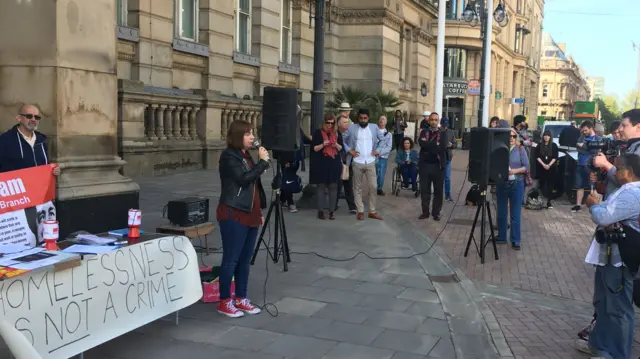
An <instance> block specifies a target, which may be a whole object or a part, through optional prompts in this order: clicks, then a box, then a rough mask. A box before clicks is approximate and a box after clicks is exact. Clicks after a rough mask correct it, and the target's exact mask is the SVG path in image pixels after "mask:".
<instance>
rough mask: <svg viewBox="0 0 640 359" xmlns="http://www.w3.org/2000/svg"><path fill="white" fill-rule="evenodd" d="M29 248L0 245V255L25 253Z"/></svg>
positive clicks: (17, 245)
mask: <svg viewBox="0 0 640 359" xmlns="http://www.w3.org/2000/svg"><path fill="white" fill-rule="evenodd" d="M29 248H31V245H29V244H22V243H21V244H11V243H10V244H3V245H0V253H2V254H13V253H18V252H22V251H25V250H27V249H29Z"/></svg>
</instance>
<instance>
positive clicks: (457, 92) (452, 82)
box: [443, 79, 469, 97]
mask: <svg viewBox="0 0 640 359" xmlns="http://www.w3.org/2000/svg"><path fill="white" fill-rule="evenodd" d="M443 87H444V91H443V94H444V96H452V97H464V96H466V95H467V91H468V90H469V84H468V82H467V80H466V79H444V86H443Z"/></svg>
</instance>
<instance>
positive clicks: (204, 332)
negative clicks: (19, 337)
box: [87, 171, 510, 359]
mask: <svg viewBox="0 0 640 359" xmlns="http://www.w3.org/2000/svg"><path fill="white" fill-rule="evenodd" d="M138 183H139V184H140V186H141V200H140V202H141V209H142V211H143V216H144V219H143V229H145V230H147V231H153V230H154V229H155V227H156V226H157V225H159V224H162V223H165V222H166V219H164V218H163V216H162V211H163V208H164V206H165V205H166V202H167V201H169V200H171V199H178V198H182V197H188V196H198V195H200V196H206V197H208V198H210V213H212V214H213V213H215V206H216V205H217V201H218V199H217V197H218V193H219V191H220V185H219V178H218V173H217V172H215V171H208V172H206V171H198V172H192V173H183V174H176V175H170V176H164V177H154V178H143V179H139V180H138ZM263 183H264V184H265V185H267V186H268V185H269V183H270V178H269V176H265V178H263ZM267 188H268V187H267ZM337 215H338V217H337V219H336V220H335V221H328V220H327V221H320V220H317V219H316V218H315V211H313V210H301V211H300V212H298V213H295V214H290V213H288V212H287V213H285V219H286V223H287V229H288V235H289V244H290V247H291V259H292V262H291V263H289V271H288V272H284V271H283V270H282V262H281V261H280V262H279V263H277V264H274V263H273V262H272V261H271V260H270V259H268V258H267V256H266V251H264V250H262V251H260V252H259V255H258V258H257V261H256V263H255V265H254V266H253V267H252V273H251V276H250V283H249V293H250V297H251V298H252V300H253V301H254V303H256V304H263V303H266V304H267V305H266V308H267V309H268V310H269V312H270V313H271V314H273V315H274V316H272V315H270V313H267V312H263V313H261V314H260V315H256V316H245V317H243V318H239V319H230V318H225V317H222V316H221V315H219V314H218V313H217V311H216V307H215V304H203V303H196V304H194V305H192V306H190V307H188V308H185V309H184V310H181V311H180V316H181V318H182V319H181V321H180V325H179V326H177V327H176V326H175V325H174V324H173V317H167V318H166V319H162V320H159V321H156V322H154V323H151V324H149V325H147V326H145V327H144V328H140V329H138V330H135V331H133V332H131V333H129V334H126V335H124V336H122V337H120V338H118V339H116V340H113V341H111V342H109V343H106V344H103V345H101V346H99V347H98V348H95V349H94V350H92V351H91V352H90V353H88V354H87V355H88V357H89V358H104V357H111V358H125V359H126V358H130V357H131V358H132V357H137V358H141V357H154V358H156V357H157V358H168V357H173V358H178V357H189V358H196V359H197V358H198V357H200V356H203V357H204V356H205V355H206V356H207V357H208V358H211V357H214V358H220V357H221V358H236V357H237V358H326V359H330V358H374V359H375V358H395V359H398V358H400V359H402V358H413V357H420V358H425V357H426V358H465V357H474V358H498V357H500V355H501V354H502V353H500V354H499V350H498V349H496V346H495V345H494V342H496V341H497V342H499V341H500V338H497V339H496V338H494V337H493V335H494V334H496V333H492V332H491V331H490V330H489V327H488V326H486V328H485V329H484V330H482V329H476V328H477V327H478V326H482V323H483V320H484V319H483V318H484V317H483V315H482V313H481V311H480V310H479V309H478V308H477V303H476V301H475V300H474V298H473V294H470V293H468V292H467V289H466V287H464V286H463V284H462V283H459V282H457V281H453V282H450V283H434V282H433V281H432V280H431V277H430V276H442V275H445V276H450V277H453V275H454V271H453V270H452V269H451V268H450V267H449V266H448V264H447V263H445V262H443V261H442V258H441V257H440V256H439V255H438V253H436V252H435V250H433V251H430V252H428V253H425V254H420V255H416V253H419V252H426V250H427V248H428V246H429V243H430V242H429V240H428V238H427V237H425V236H424V235H422V234H421V233H418V232H416V231H415V230H414V228H413V227H411V226H410V225H408V223H407V222H406V221H405V220H400V221H397V218H394V217H392V216H389V217H388V218H386V219H385V220H383V221H376V220H366V221H362V222H357V221H356V220H355V217H354V216H352V215H349V214H348V213H347V212H346V209H344V208H342V209H340V210H339V211H338V213H337ZM212 219H213V218H212ZM272 236H273V233H272V231H267V235H266V237H265V239H266V240H267V242H272V241H273V238H272ZM199 242H200V241H199V240H195V244H196V245H201V243H199ZM210 245H211V246H212V247H216V248H219V247H220V246H221V245H220V239H219V232H218V231H216V232H215V233H214V234H213V235H212V236H211V238H210ZM359 251H365V252H367V253H368V254H370V255H371V256H377V257H384V258H382V259H369V258H366V257H364V256H362V255H359V256H357V257H356V258H354V259H353V260H345V259H347V258H350V257H352V256H353V255H355V254H356V253H358V252H359ZM311 252H315V253H319V254H321V255H323V256H330V257H334V258H335V260H330V259H326V258H320V257H318V256H316V255H313V254H311ZM398 257H407V258H398ZM201 262H202V265H207V266H209V265H217V264H219V262H220V254H219V253H213V254H211V255H209V256H205V255H202V256H201ZM437 278H440V277H437ZM270 303H272V304H270ZM451 308H453V309H451ZM459 308H464V310H463V311H462V312H464V313H462V314H461V313H458V312H456V311H458V310H459ZM468 333H475V334H474V335H469V334H468ZM502 340H504V338H502ZM125 343H126V344H125ZM138 343H141V344H140V345H138ZM167 347H171V348H167ZM163 348H164V349H163ZM192 351H193V354H192ZM509 355H510V354H509ZM509 355H508V356H509Z"/></svg>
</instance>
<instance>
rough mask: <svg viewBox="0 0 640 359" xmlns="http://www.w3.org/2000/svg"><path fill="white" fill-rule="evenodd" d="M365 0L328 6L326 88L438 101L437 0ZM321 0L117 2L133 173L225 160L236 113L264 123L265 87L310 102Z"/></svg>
mask: <svg viewBox="0 0 640 359" xmlns="http://www.w3.org/2000/svg"><path fill="white" fill-rule="evenodd" d="M114 1H116V0H114ZM436 3H437V1H436ZM363 4H364V3H363V2H361V1H357V0H337V1H332V2H331V6H330V7H329V8H328V9H327V12H326V20H327V23H326V24H325V28H326V39H325V73H324V79H325V90H326V91H327V93H328V94H330V93H331V92H332V91H333V90H335V89H338V88H340V87H341V86H349V85H350V86H353V87H356V88H360V89H363V90H367V91H375V90H379V89H383V90H391V91H394V92H395V93H396V94H397V95H398V96H399V98H400V99H401V100H402V101H403V102H404V104H403V107H402V108H401V109H402V110H404V111H407V112H408V113H409V114H410V115H412V116H413V114H416V113H422V112H423V111H427V110H432V108H433V91H431V89H432V88H433V79H434V77H435V76H434V71H435V69H434V64H435V58H434V56H433V54H434V53H435V37H434V35H433V31H434V30H433V29H434V26H435V25H434V24H435V22H434V21H433V20H434V19H435V17H436V16H437V8H436V7H435V6H434V4H433V1H431V0H376V1H369V2H367V3H366V5H363ZM313 7H314V6H313V2H309V1H308V0H262V1H260V0H237V1H229V2H218V1H207V0H175V1H169V0H160V1H152V2H151V1H137V0H117V15H116V18H117V34H118V41H117V45H116V46H117V53H118V66H117V74H118V78H119V104H120V110H119V121H120V123H121V128H122V131H121V139H122V140H121V145H120V147H119V151H120V154H121V156H122V157H123V158H124V159H125V160H126V161H127V165H126V166H125V169H124V173H125V174H126V175H132V176H136V175H154V174H160V173H165V172H169V171H175V170H189V169H195V168H213V167H215V166H216V163H217V154H218V153H219V152H220V149H221V148H222V147H223V139H224V135H225V133H226V128H227V127H228V125H229V124H230V123H231V121H233V120H235V119H245V120H248V121H250V122H252V123H253V124H254V128H255V129H256V132H260V131H259V130H260V124H261V96H262V92H263V89H264V87H265V86H282V87H293V88H298V89H300V90H301V98H300V100H301V102H302V104H303V108H305V109H308V108H309V102H310V97H311V96H310V90H311V89H312V83H313V46H314V38H313V36H314V28H313V24H312V21H311V16H312V15H313ZM423 84H424V85H425V86H426V87H427V88H428V89H429V91H428V94H427V95H426V96H423V95H422V94H421V89H422V87H423V86H422V85H423ZM413 117H415V116H413ZM309 122H310V121H309V118H308V113H307V116H306V118H305V121H304V123H305V124H306V126H308V124H309Z"/></svg>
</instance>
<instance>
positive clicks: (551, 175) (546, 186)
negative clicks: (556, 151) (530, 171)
mask: <svg viewBox="0 0 640 359" xmlns="http://www.w3.org/2000/svg"><path fill="white" fill-rule="evenodd" d="M542 170H543V171H544V172H543V173H540V174H539V176H538V177H539V178H538V180H539V185H540V190H541V191H542V195H543V196H544V197H545V198H546V199H547V200H549V201H551V195H552V194H553V187H554V186H555V185H556V176H555V170H556V169H555V168H551V170H549V171H546V170H544V169H542Z"/></svg>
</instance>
